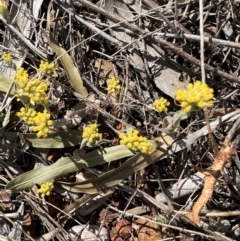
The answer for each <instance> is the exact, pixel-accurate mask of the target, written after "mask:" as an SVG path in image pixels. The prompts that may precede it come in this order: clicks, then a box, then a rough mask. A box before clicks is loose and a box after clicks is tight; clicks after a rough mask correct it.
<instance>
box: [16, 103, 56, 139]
mask: <svg viewBox="0 0 240 241" xmlns="http://www.w3.org/2000/svg"><path fill="white" fill-rule="evenodd" d="M16 115H17V116H18V117H19V118H21V119H23V120H24V121H25V122H26V123H27V124H28V125H29V126H32V127H33V131H34V132H37V137H38V138H39V137H43V138H46V137H47V135H48V133H49V128H50V127H51V126H53V121H52V120H50V113H49V112H48V110H47V109H45V110H44V111H43V113H42V112H37V111H35V110H34V109H33V108H31V107H29V108H25V107H22V108H21V109H20V112H17V114H16Z"/></svg>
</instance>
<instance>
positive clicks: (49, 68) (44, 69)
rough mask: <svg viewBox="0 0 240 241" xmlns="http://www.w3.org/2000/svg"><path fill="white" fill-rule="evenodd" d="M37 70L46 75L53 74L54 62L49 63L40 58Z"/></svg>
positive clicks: (54, 70) (54, 69)
mask: <svg viewBox="0 0 240 241" xmlns="http://www.w3.org/2000/svg"><path fill="white" fill-rule="evenodd" d="M39 71H40V72H41V73H42V74H43V75H46V76H50V77H51V76H53V75H54V74H55V72H56V66H55V64H54V63H51V64H49V62H47V61H46V62H45V61H43V60H41V63H40V66H39Z"/></svg>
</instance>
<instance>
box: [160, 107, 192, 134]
mask: <svg viewBox="0 0 240 241" xmlns="http://www.w3.org/2000/svg"><path fill="white" fill-rule="evenodd" d="M188 117H189V114H188V113H186V112H184V111H183V110H179V111H176V112H175V113H174V115H173V117H172V118H171V117H169V116H167V117H165V118H164V119H163V129H162V131H163V132H165V133H166V134H171V133H173V132H174V131H175V129H176V128H177V127H178V125H179V124H180V122H181V121H182V120H186V119H187V118H188Z"/></svg>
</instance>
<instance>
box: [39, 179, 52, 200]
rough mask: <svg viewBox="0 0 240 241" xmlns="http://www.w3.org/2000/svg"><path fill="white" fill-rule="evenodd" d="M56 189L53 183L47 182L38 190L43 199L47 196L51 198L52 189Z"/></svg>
mask: <svg viewBox="0 0 240 241" xmlns="http://www.w3.org/2000/svg"><path fill="white" fill-rule="evenodd" d="M53 188H54V186H53V183H52V182H46V183H43V184H42V185H41V187H40V188H39V189H38V190H37V193H41V198H44V197H45V196H49V195H50V193H51V191H52V189H53Z"/></svg>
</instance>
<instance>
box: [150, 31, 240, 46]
mask: <svg viewBox="0 0 240 241" xmlns="http://www.w3.org/2000/svg"><path fill="white" fill-rule="evenodd" d="M153 35H154V36H159V37H161V38H177V39H188V40H192V41H200V36H198V35H195V34H187V33H183V34H180V35H179V34H174V33H154V34H153ZM203 40H204V42H205V43H209V44H216V45H218V46H222V47H230V48H236V49H240V44H239V43H237V42H233V41H228V40H223V39H218V38H212V37H203Z"/></svg>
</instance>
